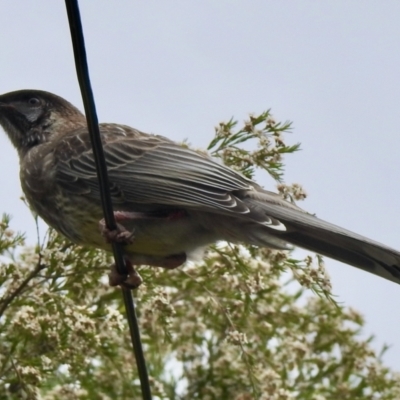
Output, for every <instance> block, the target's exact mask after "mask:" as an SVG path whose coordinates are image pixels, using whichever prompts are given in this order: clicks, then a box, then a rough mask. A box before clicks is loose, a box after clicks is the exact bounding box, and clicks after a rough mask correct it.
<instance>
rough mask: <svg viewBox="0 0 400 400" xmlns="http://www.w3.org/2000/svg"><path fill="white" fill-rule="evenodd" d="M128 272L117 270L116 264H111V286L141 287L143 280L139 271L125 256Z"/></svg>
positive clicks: (109, 275)
mask: <svg viewBox="0 0 400 400" xmlns="http://www.w3.org/2000/svg"><path fill="white" fill-rule="evenodd" d="M124 260H125V266H126V269H127V272H128V273H127V274H120V273H119V272H118V270H117V266H116V264H115V263H114V264H112V265H111V271H110V273H109V274H108V284H109V285H110V286H123V287H125V288H127V289H136V288H137V287H139V286H140V285H141V284H142V282H143V280H142V278H141V276H140V275H139V274H138V272H137V271H136V270H135V268H134V267H133V264H132V263H131V261H130V260H128V259H127V258H124Z"/></svg>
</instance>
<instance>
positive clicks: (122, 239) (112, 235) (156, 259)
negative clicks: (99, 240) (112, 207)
mask: <svg viewBox="0 0 400 400" xmlns="http://www.w3.org/2000/svg"><path fill="white" fill-rule="evenodd" d="M186 216H187V214H186V212H185V211H181V210H172V211H168V212H166V213H153V214H150V213H149V214H145V213H141V212H130V211H114V217H115V221H116V223H117V229H115V230H109V229H108V228H107V227H106V224H105V221H104V219H102V220H101V221H100V222H99V228H100V232H101V234H102V235H103V237H104V238H105V240H106V241H107V243H113V242H114V243H115V242H117V243H121V244H123V245H129V244H132V243H133V240H134V232H130V231H129V230H127V229H126V228H125V227H124V225H123V222H124V221H128V220H129V221H132V220H142V221H143V220H146V219H147V220H153V221H154V220H161V219H164V220H165V219H168V220H176V219H180V218H184V217H186ZM185 261H186V254H185V253H179V254H172V255H170V256H166V257H161V256H151V255H143V254H129V258H127V257H125V263H126V268H127V274H120V273H119V272H118V270H117V268H116V265H115V264H113V265H112V266H111V272H110V273H109V275H108V281H109V284H110V286H118V285H120V286H124V287H126V288H129V289H135V288H137V287H138V286H140V284H141V283H142V278H141V277H140V275H139V274H138V273H137V271H136V270H135V268H134V265H149V266H152V267H161V268H166V269H175V268H177V267H179V266H180V265H182V264H183V263H184V262H185Z"/></svg>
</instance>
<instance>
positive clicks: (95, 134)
mask: <svg viewBox="0 0 400 400" xmlns="http://www.w3.org/2000/svg"><path fill="white" fill-rule="evenodd" d="M65 5H66V7H67V14H68V21H69V27H70V30H71V39H72V46H73V50H74V57H75V67H76V72H77V75H78V81H79V86H80V88H81V93H82V99H83V104H84V107H85V113H86V119H87V123H88V129H89V134H90V139H91V142H92V147H93V155H94V160H95V163H96V169H97V175H98V179H99V187H100V197H101V202H102V205H103V211H104V218H105V222H106V226H107V228H108V229H109V230H115V229H116V228H117V224H116V222H115V217H114V212H113V206H112V202H111V195H110V189H109V182H108V174H107V166H106V162H105V158H104V151H103V145H102V142H101V137H100V130H99V122H98V119H97V113H96V107H95V104H94V97H93V92H92V87H91V84H90V78H89V68H88V64H87V58H86V50H85V41H84V37H83V30H82V22H81V17H80V12H79V6H78V1H77V0H65ZM112 248H113V254H114V258H115V264H116V267H117V271H118V273H119V274H121V275H124V274H125V275H126V274H127V268H126V265H125V261H124V258H123V256H122V248H121V245H120V244H118V243H113V244H112ZM122 295H123V299H124V303H125V309H126V314H127V318H128V323H129V331H130V335H131V341H132V346H133V350H134V353H135V358H136V365H137V368H138V372H139V378H140V385H141V389H142V396H143V399H144V400H151V398H152V397H151V390H150V383H149V376H148V373H147V368H146V361H145V358H144V354H143V348H142V343H141V340H140V331H139V326H138V321H137V317H136V312H135V304H134V302H133V297H132V292H131V291H130V290H129V289H126V288H122Z"/></svg>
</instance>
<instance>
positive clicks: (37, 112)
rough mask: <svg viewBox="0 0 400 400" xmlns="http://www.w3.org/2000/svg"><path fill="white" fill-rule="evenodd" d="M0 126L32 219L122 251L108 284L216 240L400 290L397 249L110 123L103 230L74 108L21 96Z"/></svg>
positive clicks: (2, 114)
mask: <svg viewBox="0 0 400 400" xmlns="http://www.w3.org/2000/svg"><path fill="white" fill-rule="evenodd" d="M0 125H1V126H2V127H3V129H4V131H5V133H6V134H7V135H8V137H9V139H10V140H11V142H12V144H13V145H14V147H15V148H16V150H17V152H18V155H19V160H20V180H21V186H22V189H23V192H24V194H25V197H26V199H27V201H28V203H29V205H30V207H31V208H32V210H33V211H34V212H35V213H37V214H38V215H39V216H40V217H41V218H42V219H43V220H44V221H45V222H46V223H47V224H48V225H49V226H50V227H52V228H54V229H55V230H56V231H58V232H59V233H60V234H62V235H64V236H65V237H66V238H68V239H69V240H70V241H72V242H74V243H77V244H80V245H88V246H93V247H96V248H100V249H105V250H108V251H110V250H111V242H112V241H117V242H120V243H122V244H123V254H124V258H125V260H126V262H127V266H128V273H127V274H125V275H119V274H118V272H116V271H115V270H113V271H112V272H111V273H110V275H109V280H110V285H112V286H116V285H121V286H125V287H129V288H134V287H137V286H138V285H139V284H140V282H141V281H140V279H139V280H138V276H137V273H136V271H135V269H134V266H135V265H140V264H146V265H149V266H159V267H164V268H168V269H173V268H177V267H179V266H180V265H182V264H183V263H184V262H185V261H186V260H190V259H192V258H193V257H196V255H197V256H198V254H199V252H200V254H201V251H202V250H203V249H204V248H206V247H207V246H208V245H210V244H212V243H215V242H218V241H227V242H232V243H245V244H249V245H255V246H263V247H267V248H271V249H278V250H290V249H292V248H293V246H298V247H301V248H304V249H306V250H310V251H313V252H316V253H318V254H321V255H324V256H327V257H329V258H332V259H335V260H338V261H340V262H343V263H345V264H348V265H351V266H354V267H357V268H360V269H362V270H364V271H367V272H370V273H372V274H375V275H377V276H380V277H382V278H385V279H388V280H390V281H392V282H395V283H398V284H400V252H398V251H396V250H394V249H391V248H390V247H387V246H385V245H382V244H380V243H378V242H375V241H373V240H370V239H368V238H366V237H363V236H361V235H358V234H356V233H353V232H350V231H348V230H346V229H344V228H341V227H339V226H336V225H334V224H331V223H329V222H326V221H324V220H322V219H319V218H317V217H316V216H315V215H312V214H310V213H308V212H306V211H304V210H303V209H301V208H300V207H298V206H297V205H295V204H294V203H292V202H289V201H286V200H284V199H283V198H282V197H281V196H280V195H279V194H277V193H274V192H271V191H268V190H265V189H263V188H262V187H261V186H260V185H258V184H257V183H256V182H254V181H252V180H250V179H248V178H246V177H244V176H243V175H241V174H240V173H238V172H236V171H234V170H232V169H231V168H229V167H227V166H224V165H223V164H221V163H219V162H217V161H216V160H214V159H212V158H211V157H209V156H208V155H207V154H204V153H202V152H197V151H194V150H191V149H190V148H188V147H187V146H182V145H181V144H178V143H175V142H173V141H172V140H169V139H168V138H165V137H163V136H158V135H154V134H147V133H144V132H141V131H139V130H137V129H134V128H131V127H129V126H126V125H121V124H115V123H101V124H99V130H100V135H101V139H102V143H103V149H104V155H105V160H106V165H107V169H108V177H109V188H110V193H111V198H112V203H113V209H114V215H115V218H116V222H117V230H116V231H108V230H107V228H106V227H105V224H104V220H103V210H102V204H101V199H100V190H99V183H98V178H97V173H96V167H95V161H94V157H93V151H92V146H91V141H90V137H89V132H88V127H87V122H86V118H85V116H84V114H83V113H82V112H81V111H80V110H79V109H78V108H76V107H75V106H74V105H72V104H71V103H70V102H68V101H67V100H65V99H64V98H62V97H60V96H58V95H55V94H53V93H50V92H46V91H42V90H33V89H25V90H17V91H13V92H9V93H5V94H2V95H0ZM99 226H100V228H99Z"/></svg>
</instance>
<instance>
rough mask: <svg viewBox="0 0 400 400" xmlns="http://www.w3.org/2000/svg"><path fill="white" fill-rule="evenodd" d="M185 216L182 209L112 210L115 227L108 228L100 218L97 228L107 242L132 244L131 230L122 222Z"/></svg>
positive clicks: (172, 218)
mask: <svg viewBox="0 0 400 400" xmlns="http://www.w3.org/2000/svg"><path fill="white" fill-rule="evenodd" d="M186 216H187V214H186V212H185V211H184V210H170V211H167V212H166V213H147V214H146V213H142V212H133V211H114V218H115V221H116V223H117V229H115V230H109V229H108V228H107V227H106V223H105V220H104V219H102V220H101V221H100V222H99V228H100V232H101V234H102V236H103V237H104V238H105V240H106V242H107V243H115V242H117V243H121V244H132V242H133V239H134V234H133V232H130V231H128V230H127V229H126V228H125V227H124V225H123V224H122V223H123V222H124V221H134V220H141V221H143V220H152V221H154V220H157V219H158V220H160V219H164V220H165V219H167V220H176V219H181V218H185V217H186Z"/></svg>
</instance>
